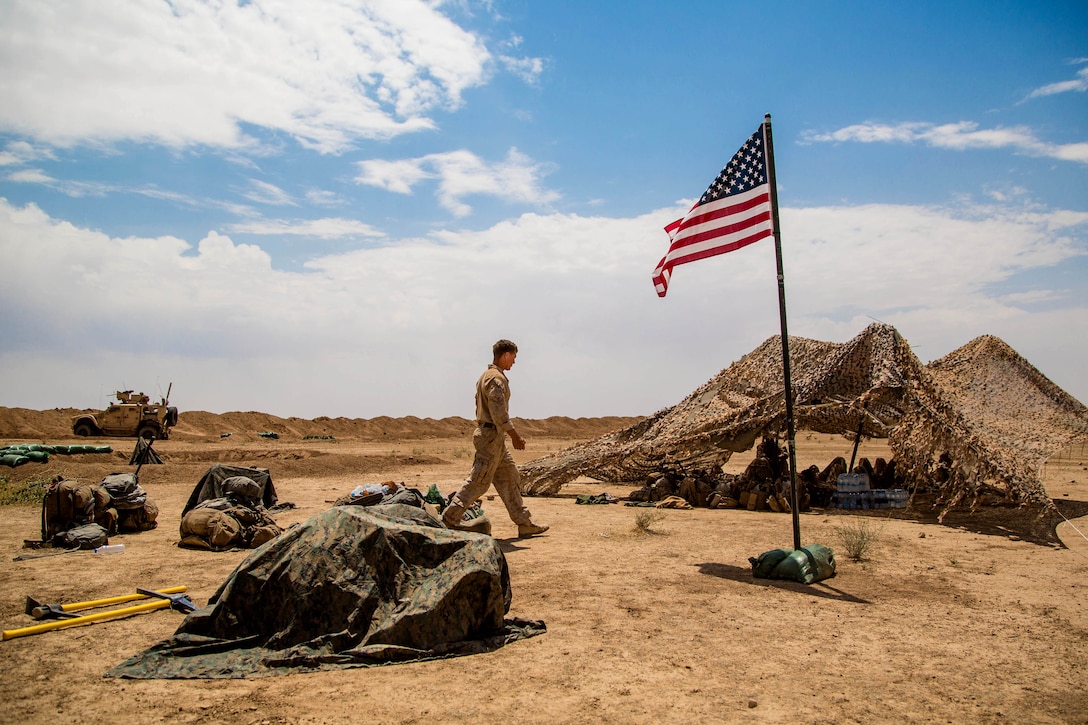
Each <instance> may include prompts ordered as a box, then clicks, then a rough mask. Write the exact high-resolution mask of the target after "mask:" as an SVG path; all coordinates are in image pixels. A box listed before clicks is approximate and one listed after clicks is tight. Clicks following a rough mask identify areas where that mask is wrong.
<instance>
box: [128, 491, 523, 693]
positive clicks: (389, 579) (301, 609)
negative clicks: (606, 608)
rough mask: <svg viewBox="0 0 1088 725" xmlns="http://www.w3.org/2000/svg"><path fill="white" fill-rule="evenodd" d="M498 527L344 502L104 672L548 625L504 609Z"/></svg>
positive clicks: (310, 654)
mask: <svg viewBox="0 0 1088 725" xmlns="http://www.w3.org/2000/svg"><path fill="white" fill-rule="evenodd" d="M510 599H511V589H510V576H509V573H508V571H507V566H506V558H505V556H504V555H503V553H502V550H501V549H500V548H499V544H498V542H496V541H495V540H494V539H492V538H491V537H490V536H485V535H482V534H472V533H466V532H461V531H452V530H449V529H446V528H445V527H443V526H442V524H441V523H440V522H439V521H438V520H437V519H435V518H434V517H433V516H431V515H430V514H428V513H427V512H426V511H424V510H423V509H420V508H417V507H414V506H408V505H404V504H391V505H380V506H372V507H362V506H336V507H333V508H331V509H329V510H327V511H325V512H323V513H320V514H318V515H316V516H314V517H312V518H311V519H309V520H308V521H306V522H304V523H302V524H300V525H298V526H295V527H292V528H290V529H288V530H287V531H286V532H285V533H283V534H282V535H281V536H279V537H277V538H275V539H273V540H272V541H270V542H268V543H267V544H265V545H264V546H262V547H261V548H259V549H257V550H256V551H254V552H253V553H252V554H250V555H249V557H247V558H246V559H245V560H244V561H243V562H242V563H241V564H239V566H238V568H237V569H235V570H234V572H233V573H232V574H231V575H230V577H228V578H227V580H226V582H224V583H223V585H222V586H221V587H220V588H219V590H218V591H217V592H216V593H215V594H214V595H213V596H212V598H211V600H210V602H209V605H208V606H207V607H205V608H203V609H199V610H197V611H195V612H193V613H191V614H190V615H188V616H187V617H186V618H185V621H184V622H183V623H182V625H181V626H180V627H179V628H178V630H177V632H175V634H174V636H173V637H171V638H170V639H168V640H165V641H163V642H160V643H159V644H157V645H155V646H154V647H152V648H150V649H148V650H146V651H144V652H142V653H140V654H138V655H136V656H134V657H132V658H130V659H128V660H126V661H125V662H123V663H121V664H119V665H117V666H116V667H114V668H113V669H112V670H110V671H109V672H108V673H106V676H107V677H124V678H135V679H153V678H239V677H252V676H261V675H274V674H286V673H289V672H299V671H313V670H321V669H335V668H344V667H365V666H371V665H380V664H389V663H394V662H405V661H411V660H423V659H434V658H438V657H450V656H455V655H464V654H472V653H477V652H486V651H491V650H494V649H497V648H499V647H501V646H502V645H504V644H506V643H508V642H511V641H513V640H516V639H520V638H523V637H530V636H533V635H535V634H541V633H543V632H544V623H543V622H533V621H528V620H518V619H506V620H504V615H505V614H506V612H507V611H508V610H509V607H510Z"/></svg>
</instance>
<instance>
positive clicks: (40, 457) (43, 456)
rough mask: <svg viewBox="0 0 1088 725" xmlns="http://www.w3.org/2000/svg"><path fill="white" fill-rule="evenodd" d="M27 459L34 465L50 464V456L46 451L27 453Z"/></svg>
mask: <svg viewBox="0 0 1088 725" xmlns="http://www.w3.org/2000/svg"><path fill="white" fill-rule="evenodd" d="M26 457H27V458H29V459H30V460H32V461H34V463H48V462H49V454H48V453H46V452H45V451H27V454H26Z"/></svg>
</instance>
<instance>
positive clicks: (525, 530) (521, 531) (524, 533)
mask: <svg viewBox="0 0 1088 725" xmlns="http://www.w3.org/2000/svg"><path fill="white" fill-rule="evenodd" d="M549 528H551V527H549V526H537V525H536V524H534V523H533V522H532V521H530V522H529V523H527V524H518V538H519V539H527V538H529V537H530V536H536V535H537V534H543V533H544V532H545V531H547V530H548V529H549Z"/></svg>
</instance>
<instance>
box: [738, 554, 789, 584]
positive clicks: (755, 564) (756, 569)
mask: <svg viewBox="0 0 1088 725" xmlns="http://www.w3.org/2000/svg"><path fill="white" fill-rule="evenodd" d="M791 553H792V550H791V549H772V550H771V551H765V552H763V553H762V554H760V555H759V558H756V557H754V556H749V557H748V562H749V563H750V564H751V565H752V576H754V577H755V578H756V579H770V578H771V572H773V571H774V568H775V567H776V566H778V565H779V564H780V563H781V562H782V560H783V559H785V558H786V557H787V556H789V555H790V554H791Z"/></svg>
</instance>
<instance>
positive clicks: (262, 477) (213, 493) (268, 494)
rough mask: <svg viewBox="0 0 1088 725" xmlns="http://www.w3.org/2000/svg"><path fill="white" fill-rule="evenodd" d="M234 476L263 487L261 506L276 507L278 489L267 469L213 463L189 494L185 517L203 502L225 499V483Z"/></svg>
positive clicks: (182, 512) (184, 512)
mask: <svg viewBox="0 0 1088 725" xmlns="http://www.w3.org/2000/svg"><path fill="white" fill-rule="evenodd" d="M232 476H245V477H246V478H249V479H252V480H253V481H255V482H256V483H257V485H258V486H260V487H261V505H263V506H264V507H265V508H267V509H270V508H272V507H274V506H275V505H276V502H277V501H278V500H279V498H278V497H277V496H276V487H275V486H274V485H273V484H272V476H271V474H269V472H268V469H267V468H246V467H244V466H231V465H227V464H225V463H213V464H212V466H211V467H210V468H209V469H208V470H207V471H205V472H204V475H203V476H201V477H200V481H199V482H198V483H197V484H196V487H195V488H194V489H193V492H192V493H191V494H189V500H188V502H186V504H185V508H183V509H182V510H181V515H182V516H184V515H185V514H186V513H187V512H188V511H189V509H191V508H195V507H196V505H197V504H198V503H200V502H201V501H207V500H208V499H213V498H223V496H225V495H226V491H224V490H223V481H226V480H227V479H228V478H231V477H232Z"/></svg>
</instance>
